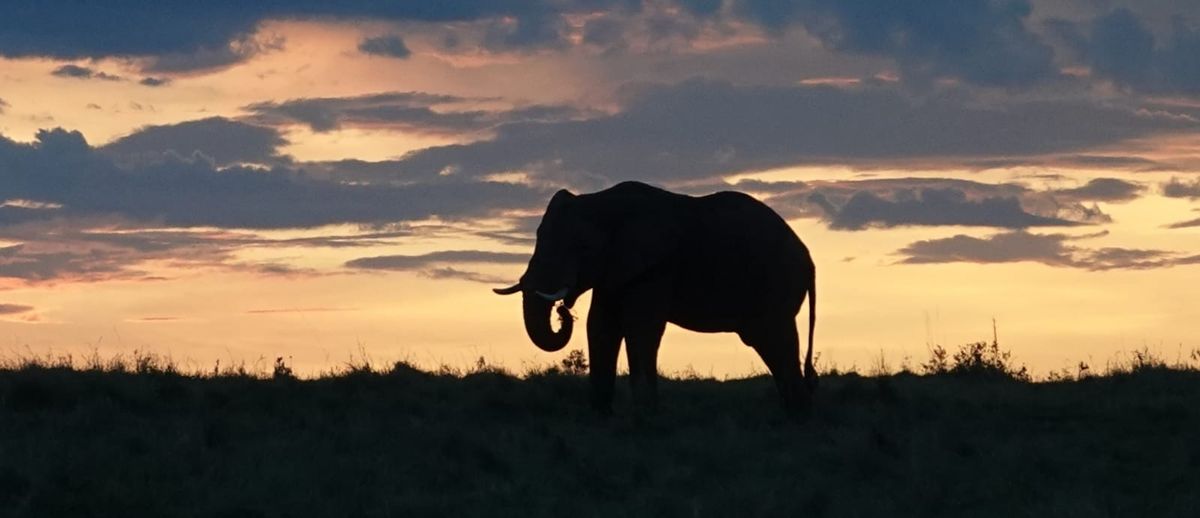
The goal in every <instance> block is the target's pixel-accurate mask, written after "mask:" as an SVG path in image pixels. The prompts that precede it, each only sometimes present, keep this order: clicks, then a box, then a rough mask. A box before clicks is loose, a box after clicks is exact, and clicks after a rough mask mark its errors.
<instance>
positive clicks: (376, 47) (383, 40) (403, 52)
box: [358, 34, 412, 59]
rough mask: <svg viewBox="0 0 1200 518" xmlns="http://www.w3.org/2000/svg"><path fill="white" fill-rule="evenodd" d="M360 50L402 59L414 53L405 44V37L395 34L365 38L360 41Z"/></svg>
mask: <svg viewBox="0 0 1200 518" xmlns="http://www.w3.org/2000/svg"><path fill="white" fill-rule="evenodd" d="M358 51H359V52H362V53H363V54H369V55H372V56H385V57H391V58H400V59H405V58H407V57H409V56H411V55H412V51H411V50H409V49H408V45H405V44H404V38H401V37H400V36H397V35H395V34H388V35H384V36H374V37H371V38H363V40H362V41H360V42H358Z"/></svg>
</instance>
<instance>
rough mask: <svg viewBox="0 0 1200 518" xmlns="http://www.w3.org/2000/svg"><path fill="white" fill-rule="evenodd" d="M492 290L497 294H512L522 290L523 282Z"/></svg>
mask: <svg viewBox="0 0 1200 518" xmlns="http://www.w3.org/2000/svg"><path fill="white" fill-rule="evenodd" d="M492 291H493V292H495V293H496V294H497V295H512V294H513V293H516V292H518V291H521V283H519V282H518V283H516V284H513V285H512V286H509V287H507V288H492Z"/></svg>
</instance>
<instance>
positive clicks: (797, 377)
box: [738, 319, 812, 415]
mask: <svg viewBox="0 0 1200 518" xmlns="http://www.w3.org/2000/svg"><path fill="white" fill-rule="evenodd" d="M738 336H739V337H740V338H741V339H742V342H744V343H745V344H746V345H749V346H750V347H753V348H754V350H755V352H757V353H758V356H759V357H760V358H762V360H763V363H766V364H767V369H770V371H771V377H772V378H774V380H775V387H776V388H778V389H779V396H780V398H781V399H782V401H783V406H784V408H785V409H787V411H788V412H792V413H795V414H801V415H803V414H805V413H807V412H808V410H809V407H810V406H811V404H812V390H811V389H810V387H809V385H808V383H807V382H806V380H805V379H804V374H803V373H802V372H801V370H800V339H799V335H798V333H797V332H796V322H795V321H794V320H793V319H779V320H772V321H768V322H764V323H761V324H756V325H751V326H747V327H746V328H745V329H743V330H741V331H739V332H738Z"/></svg>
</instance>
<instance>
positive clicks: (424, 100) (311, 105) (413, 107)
mask: <svg viewBox="0 0 1200 518" xmlns="http://www.w3.org/2000/svg"><path fill="white" fill-rule="evenodd" d="M484 100H485V99H468V98H463V97H456V96H450V95H435V94H428V93H421V92H389V93H380V94H370V95H362V96H357V97H323V98H305V99H292V100H288V101H282V102H262V103H255V104H251V105H249V106H245V107H244V108H243V109H245V110H247V111H249V112H250V113H251V114H252V115H251V119H252V120H255V121H257V122H260V123H263V124H270V125H282V124H296V123H299V124H305V125H307V126H308V127H309V128H311V129H312V130H313V131H331V130H335V129H338V128H340V127H342V126H372V127H377V126H384V127H391V128H395V129H398V130H404V131H412V132H417V133H432V134H460V133H467V132H474V131H481V130H486V129H489V128H493V127H495V126H497V125H500V124H506V123H514V122H531V121H562V120H567V119H572V118H577V117H580V116H581V115H582V113H581V112H580V111H579V110H577V109H575V108H572V107H569V106H547V105H533V106H525V107H519V108H514V109H509V110H461V109H460V110H453V109H450V106H451V105H454V104H461V103H467V102H478V101H484Z"/></svg>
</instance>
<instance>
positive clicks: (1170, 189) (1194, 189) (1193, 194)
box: [1162, 178, 1200, 199]
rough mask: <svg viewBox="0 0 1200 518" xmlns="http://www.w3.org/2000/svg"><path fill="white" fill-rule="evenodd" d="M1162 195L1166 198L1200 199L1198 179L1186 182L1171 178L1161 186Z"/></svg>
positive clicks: (1199, 182)
mask: <svg viewBox="0 0 1200 518" xmlns="http://www.w3.org/2000/svg"><path fill="white" fill-rule="evenodd" d="M1162 193H1163V196H1166V197H1168V198H1191V199H1196V198H1200V179H1197V180H1194V181H1191V182H1188V181H1185V180H1179V179H1177V178H1171V179H1170V180H1169V181H1167V183H1164V184H1162Z"/></svg>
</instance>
